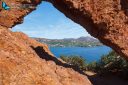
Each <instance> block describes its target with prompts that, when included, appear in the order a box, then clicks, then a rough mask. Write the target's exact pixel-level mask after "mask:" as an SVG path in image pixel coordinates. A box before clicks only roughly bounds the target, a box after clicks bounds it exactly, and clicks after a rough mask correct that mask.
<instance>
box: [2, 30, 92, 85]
mask: <svg viewBox="0 0 128 85" xmlns="http://www.w3.org/2000/svg"><path fill="white" fill-rule="evenodd" d="M0 85H91V83H90V81H89V80H88V78H87V77H86V76H84V75H82V74H80V73H79V72H77V71H74V70H73V69H72V68H69V67H68V65H66V64H65V63H62V62H61V61H59V60H58V59H56V58H55V57H54V56H53V55H52V53H50V51H49V49H48V47H47V45H45V44H41V43H39V42H37V41H35V40H33V39H29V38H28V37H27V36H26V35H24V34H23V33H13V32H10V31H9V30H7V29H4V28H0Z"/></svg>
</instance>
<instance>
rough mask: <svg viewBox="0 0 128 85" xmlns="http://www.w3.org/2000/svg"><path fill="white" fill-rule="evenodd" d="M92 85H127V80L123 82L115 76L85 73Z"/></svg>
mask: <svg viewBox="0 0 128 85" xmlns="http://www.w3.org/2000/svg"><path fill="white" fill-rule="evenodd" d="M85 73H86V75H87V76H88V78H89V79H90V81H91V82H92V84H93V85H128V80H124V79H122V78H120V77H117V76H116V75H105V76H99V75H97V74H96V73H94V72H91V71H86V72H85Z"/></svg>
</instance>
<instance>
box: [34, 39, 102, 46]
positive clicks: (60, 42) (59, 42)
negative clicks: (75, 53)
mask: <svg viewBox="0 0 128 85" xmlns="http://www.w3.org/2000/svg"><path fill="white" fill-rule="evenodd" d="M34 39H35V40H37V41H39V42H41V43H46V44H48V45H49V46H52V47H92V46H99V45H102V44H101V43H100V42H99V40H97V39H95V38H93V37H79V38H64V39H46V38H34Z"/></svg>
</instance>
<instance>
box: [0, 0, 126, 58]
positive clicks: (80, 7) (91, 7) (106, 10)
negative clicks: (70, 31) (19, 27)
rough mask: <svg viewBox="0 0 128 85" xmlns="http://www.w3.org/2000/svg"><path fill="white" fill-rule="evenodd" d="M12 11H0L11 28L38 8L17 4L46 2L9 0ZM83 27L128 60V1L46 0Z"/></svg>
mask: <svg viewBox="0 0 128 85" xmlns="http://www.w3.org/2000/svg"><path fill="white" fill-rule="evenodd" d="M5 1H6V2H7V4H8V5H9V6H11V7H12V8H11V10H9V11H6V10H1V11H0V14H1V16H0V25H1V26H2V27H5V28H10V27H13V26H15V25H16V24H19V23H22V21H23V17H24V16H26V15H27V14H28V13H30V12H31V11H33V10H35V9H36V8H33V7H32V8H27V9H19V8H15V6H14V5H13V4H18V5H22V4H29V5H32V6H34V7H36V6H37V5H38V4H40V3H41V1H42V0H35V1H33V0H5ZM44 1H49V2H51V3H52V4H53V5H54V6H55V7H56V8H57V9H58V10H60V11H61V12H63V13H64V14H65V15H66V16H67V17H68V18H70V19H72V20H73V21H74V22H76V23H78V24H80V25H81V26H83V27H84V28H85V29H86V30H87V31H88V32H89V33H90V34H91V35H92V36H94V37H96V38H98V39H99V40H100V41H101V42H102V43H104V44H105V45H108V46H110V47H111V48H113V49H114V50H115V51H116V52H118V53H119V54H120V55H122V56H124V57H125V58H126V59H128V17H127V6H126V5H128V1H127V0H44Z"/></svg>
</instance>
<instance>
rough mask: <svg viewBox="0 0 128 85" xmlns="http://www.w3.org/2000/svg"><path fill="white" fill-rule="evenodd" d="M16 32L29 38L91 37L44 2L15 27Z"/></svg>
mask: <svg viewBox="0 0 128 85" xmlns="http://www.w3.org/2000/svg"><path fill="white" fill-rule="evenodd" d="M12 31H14V32H17V31H18V32H19V31H21V32H24V33H25V34H27V35H28V36H29V37H38V38H48V39H63V38H78V37H81V36H90V35H89V34H88V33H87V32H86V30H85V29H84V28H83V27H82V26H80V25H78V24H76V23H75V22H73V21H72V20H70V19H69V18H67V17H66V16H64V14H63V13H61V12H60V11H58V10H57V9H56V8H54V7H53V6H52V4H50V3H48V2H42V3H41V4H40V5H39V6H38V7H37V9H36V10H35V11H33V12H32V13H30V14H29V15H27V16H26V17H25V18H24V22H23V23H22V24H20V25H17V26H15V27H13V29H12Z"/></svg>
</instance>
